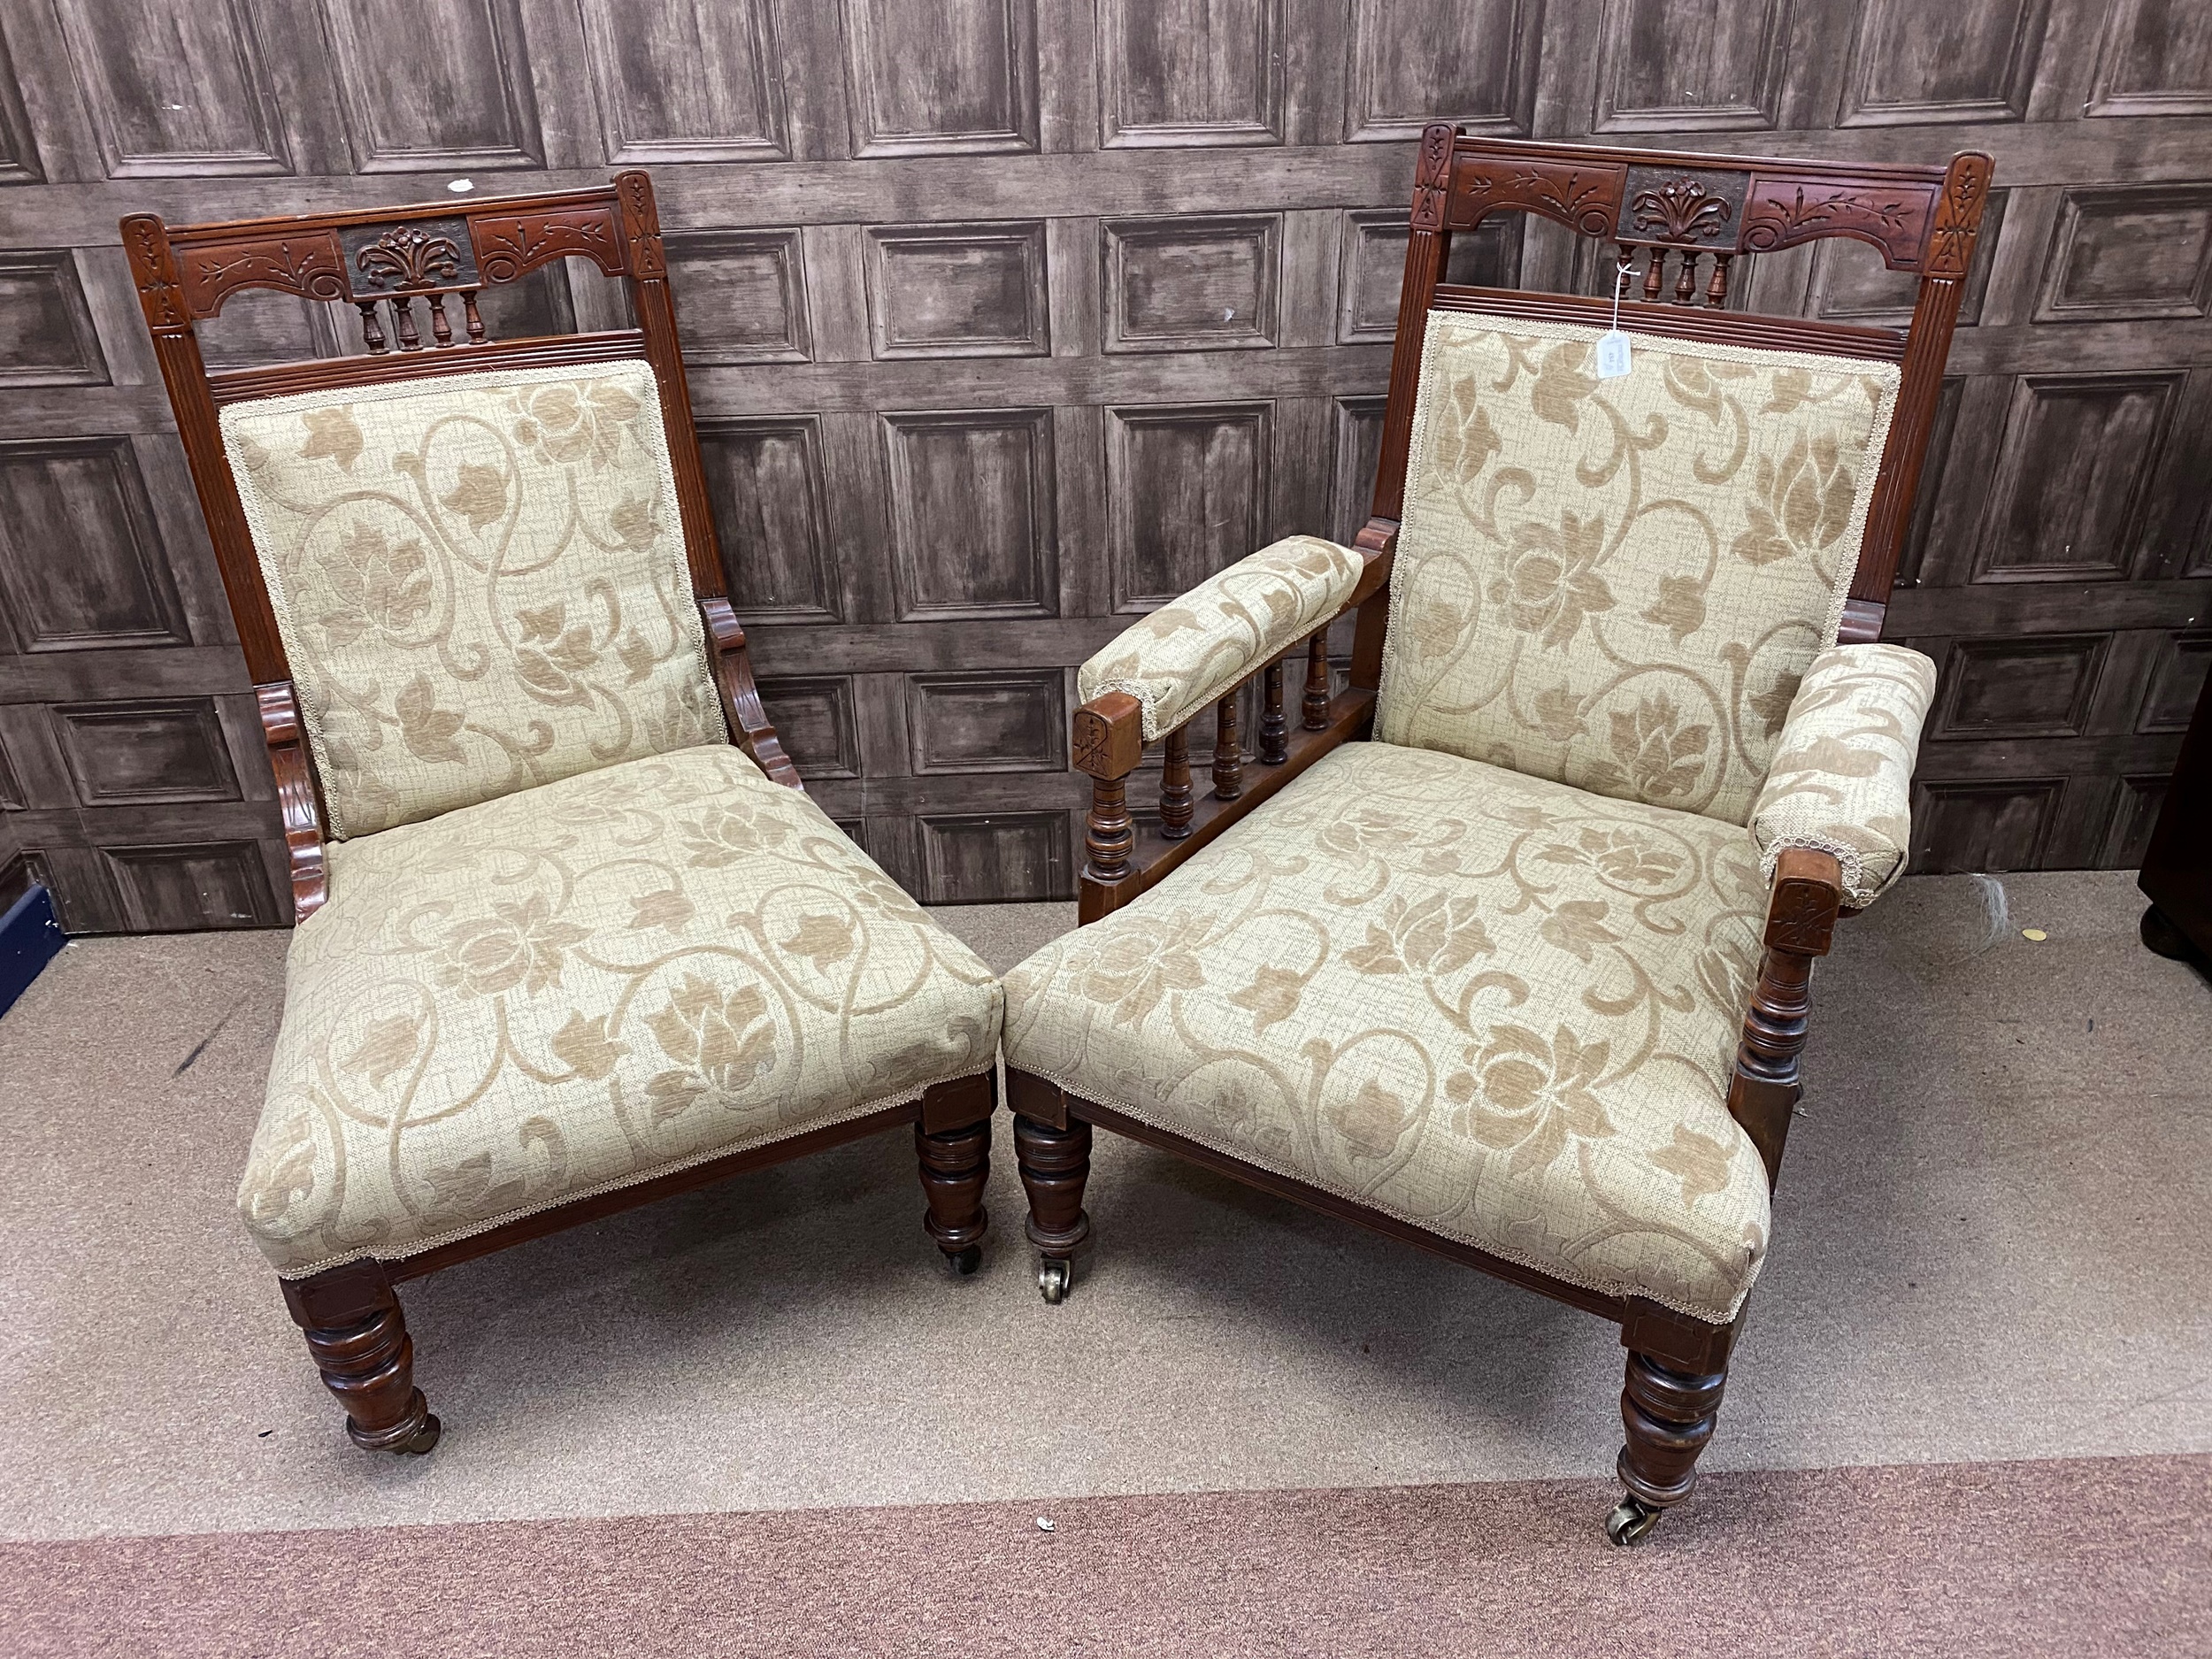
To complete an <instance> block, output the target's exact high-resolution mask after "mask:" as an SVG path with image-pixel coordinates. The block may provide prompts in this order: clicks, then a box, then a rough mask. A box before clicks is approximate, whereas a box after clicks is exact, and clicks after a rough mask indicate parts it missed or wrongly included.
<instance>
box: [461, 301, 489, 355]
mask: <svg viewBox="0 0 2212 1659" xmlns="http://www.w3.org/2000/svg"><path fill="white" fill-rule="evenodd" d="M461 314H462V316H464V317H465V318H466V319H468V334H469V344H471V345H472V346H480V345H482V344H483V343H484V319H482V318H481V317H479V316H478V315H477V314H476V290H475V289H474V288H463V289H462V290H461Z"/></svg>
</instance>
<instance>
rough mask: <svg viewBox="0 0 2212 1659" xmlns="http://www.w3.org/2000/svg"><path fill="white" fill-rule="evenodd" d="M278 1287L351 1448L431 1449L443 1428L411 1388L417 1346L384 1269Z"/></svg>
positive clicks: (339, 1270) (347, 1271)
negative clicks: (339, 1412)
mask: <svg viewBox="0 0 2212 1659" xmlns="http://www.w3.org/2000/svg"><path fill="white" fill-rule="evenodd" d="M281 1283H282V1285H283V1287H284V1305H285V1306H286V1307H287V1308H288V1309H289V1310H290V1311H291V1315H292V1319H293V1322H294V1323H295V1324H296V1325H298V1326H299V1327H300V1329H301V1330H302V1331H303V1332H304V1333H306V1335H307V1351H308V1353H309V1354H311V1356H313V1357H314V1361H315V1369H316V1370H317V1371H320V1372H321V1373H322V1379H323V1386H325V1387H326V1388H328V1389H329V1390H330V1392H331V1393H332V1394H334V1395H335V1396H336V1397H337V1400H338V1403H339V1404H340V1405H342V1406H343V1407H345V1409H346V1433H347V1434H348V1435H349V1437H350V1438H351V1439H352V1440H353V1443H354V1444H355V1445H356V1446H358V1447H359V1448H361V1449H362V1450H363V1451H368V1452H426V1451H428V1450H429V1449H430V1448H432V1447H434V1446H435V1445H436V1444H437V1443H438V1435H439V1432H440V1427H441V1425H440V1424H439V1422H438V1419H437V1418H436V1417H433V1416H432V1415H431V1413H430V1407H429V1404H428V1402H426V1401H425V1400H424V1399H423V1394H422V1390H421V1389H419V1388H418V1387H416V1386H415V1345H414V1342H413V1340H411V1338H410V1337H409V1336H408V1334H407V1321H406V1318H405V1317H404V1316H403V1315H402V1313H401V1312H400V1307H399V1298H398V1297H397V1296H396V1295H395V1294H393V1292H392V1282H391V1279H390V1278H389V1277H388V1275H387V1274H386V1272H385V1271H384V1264H383V1263H380V1262H373V1261H371V1262H349V1263H346V1265H345V1266H343V1267H334V1268H332V1269H331V1270H330V1271H328V1272H325V1273H318V1274H316V1275H315V1276H314V1277H313V1278H311V1279H285V1280H282V1281H281Z"/></svg>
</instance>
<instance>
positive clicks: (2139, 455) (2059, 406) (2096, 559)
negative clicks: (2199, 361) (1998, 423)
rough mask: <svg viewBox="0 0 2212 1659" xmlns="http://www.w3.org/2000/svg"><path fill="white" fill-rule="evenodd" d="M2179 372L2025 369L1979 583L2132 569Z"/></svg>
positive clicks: (2009, 423) (2111, 574)
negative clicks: (2072, 372) (2029, 372)
mask: <svg viewBox="0 0 2212 1659" xmlns="http://www.w3.org/2000/svg"><path fill="white" fill-rule="evenodd" d="M2182 380H2183V377H2182V376H2181V375H2180V374H2178V373H2174V374H2147V375H2146V374H2138V375H2064V376H2061V375H2023V376H2022V377H2021V379H2020V380H2019V382H2018V384H2017V385H2016V387H2015V388H2014V393H2013V399H2012V407H2011V410H2010V412H2009V413H2008V417H2007V419H2006V423H2005V432H2004V438H2003V441H2002V444H2001V449H2000V450H1999V457H2000V458H1999V462H1998V468H1997V477H1996V481H1995V482H1994V484H1993V486H1992V488H1991V499H1992V502H1993V505H1992V507H1991V510H1990V511H1989V514H1988V516H1987V518H1985V522H1984V530H1983V540H1982V543H1981V549H1980V552H1979V555H1978V557H1977V559H1976V561H1975V579H1976V580H1979V581H1985V582H1993V581H2072V580H2081V579H2083V578H2085V577H2108V578H2110V579H2112V580H2121V579H2123V578H2124V577H2126V576H2127V575H2129V574H2130V573H2131V570H2132V568H2133V564H2134V560H2135V557H2136V554H2137V552H2138V548H2137V545H2136V543H2137V539H2138V537H2139V533H2140V529H2141V518H2142V511H2143V508H2144V505H2145V500H2144V496H2145V492H2146V490H2147V487H2148V485H2149V483H2150V480H2151V479H2152V477H2153V475H2154V469H2155V465H2156V463H2157V459H2158V452H2159V446H2160V444H2161V443H2162V442H2163V440H2164V438H2165V434H2166V426H2167V420H2168V417H2169V415H2170V413H2171V411H2172V406H2173V403H2174V401H2175V398H2176V396H2177V393H2178V392H2179V390H2180V388H2181V384H2182Z"/></svg>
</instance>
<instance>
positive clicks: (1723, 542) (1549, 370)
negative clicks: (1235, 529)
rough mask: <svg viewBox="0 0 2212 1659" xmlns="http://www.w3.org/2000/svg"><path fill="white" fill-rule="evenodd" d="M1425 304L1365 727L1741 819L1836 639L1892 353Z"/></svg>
mask: <svg viewBox="0 0 2212 1659" xmlns="http://www.w3.org/2000/svg"><path fill="white" fill-rule="evenodd" d="M1599 335H1600V331H1599V330H1597V329H1594V328H1586V327H1582V326H1577V325H1574V324H1571V323H1542V322H1534V321H1523V320H1514V321H1511V322H1507V321H1505V320H1503V319H1498V318H1493V317H1480V316H1468V315H1462V314H1458V313H1454V312H1447V311H1438V312H1434V313H1432V314H1431V316H1430V318H1429V319H1428V327H1427V333H1426V334H1425V339H1424V343H1423V348H1422V356H1421V380H1420V391H1419V396H1418V400H1417V403H1416V406H1415V412H1414V418H1413V437H1412V448H1411V450H1410V452H1409V459H1408V462H1407V472H1406V492H1405V509H1404V522H1403V525H1402V528H1401V530H1400V532H1399V537H1398V553H1397V563H1396V565H1395V566H1394V572H1393V576H1392V580H1391V611H1390V627H1389V633H1388V636H1387V640H1386V645H1385V649H1384V657H1383V678H1382V689H1381V695H1380V700H1379V703H1378V705H1377V711H1376V717H1375V735H1376V736H1377V737H1379V738H1381V739H1383V740H1384V741H1386V742H1392V743H1405V744H1410V745H1416V746H1418V747H1421V748H1425V749H1444V750H1448V751H1449V752H1450V753H1452V754H1455V755H1464V756H1467V757H1470V758H1471V759H1475V760H1486V761H1489V762H1491V763H1492V764H1494V765H1499V766H1505V767H1509V768H1510V769H1512V770H1513V771H1515V772H1525V773H1526V774H1528V775H1529V776H1531V777H1538V778H1551V779H1555V780H1559V781H1561V782H1563V783H1571V784H1574V785H1577V786H1578V787H1582V788H1585V789H1589V790H1593V791H1594V792H1596V793H1598V794H1600V795H1615V796H1618V797H1620V798H1623V799H1625V800H1633V801H1644V802H1648V803H1651V804H1653V805H1655V806H1666V807H1675V808H1678V809H1680V810H1684V811H1690V812H1702V813H1705V814H1708V815H1709V816H1711V817H1714V818H1724V819H1726V820H1727V821H1728V822H1730V823H1732V824H1742V823H1745V822H1747V820H1748V819H1749V818H1750V816H1751V804H1752V801H1753V798H1754V797H1755V795H1757V794H1758V790H1759V785H1760V782H1761V780H1763V779H1764V778H1765V776H1766V774H1767V769H1768V767H1769V765H1770V763H1771V762H1772V759H1773V755H1774V745H1775V741H1776V739H1777V737H1778V735H1779V734H1780V733H1781V730H1782V720H1783V717H1784V716H1785V715H1786V714H1787V713H1788V712H1789V706H1790V698H1791V696H1792V695H1793V694H1794V693H1795V692H1796V690H1797V682H1798V679H1799V677H1800V676H1801V675H1802V674H1803V673H1804V672H1805V670H1806V667H1807V666H1808V665H1809V664H1810V663H1811V662H1812V660H1813V658H1814V657H1816V656H1817V655H1818V654H1819V653H1820V652H1821V651H1822V650H1823V649H1825V648H1826V647H1828V646H1830V645H1832V644H1834V643H1835V640H1836V631H1837V625H1838V623H1839V620H1840V619H1841V617H1842V611H1843V604H1844V600H1845V597H1846V595H1847V593H1848V591H1849V589H1850V586H1851V576H1852V572H1853V571H1854V569H1855V567H1856V565H1857V564H1858V557H1859V543H1860V541H1861V540H1862V539H1863V535H1864V533H1865V528H1866V516H1867V511H1868V507H1869V505H1870V503H1871V501H1872V499H1873V495H1874V483H1875V478H1876V474H1877V472H1878V462H1879V459H1880V457H1881V453H1882V446H1883V444H1884V443H1885V442H1886V439H1887V435H1888V432H1889V423H1890V416H1891V412H1892V411H1893V408H1894V407H1895V404H1896V398H1897V385H1898V371H1897V365H1895V364H1893V363H1874V362H1866V361H1863V360H1859V359H1855V358H1848V357H1818V356H1813V355H1810V354H1808V353H1804V352H1794V351H1770V350H1766V349H1760V348H1756V347H1748V346H1724V345H1712V344H1706V343H1703V342H1695V341H1685V340H1668V339H1663V338H1659V337H1655V336H1651V335H1642V334H1640V335H1637V336H1635V341H1634V347H1633V353H1632V361H1631V367H1630V370H1629V373H1627V374H1626V375H1624V376H1622V377H1619V378H1617V379H1612V380H1599V379H1598V378H1597V372H1596V362H1595V345H1596V342H1597V340H1598V338H1599Z"/></svg>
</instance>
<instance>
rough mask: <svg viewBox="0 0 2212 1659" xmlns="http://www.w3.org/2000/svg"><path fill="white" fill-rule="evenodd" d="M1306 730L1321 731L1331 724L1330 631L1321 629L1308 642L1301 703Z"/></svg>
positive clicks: (1300, 709)
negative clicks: (1304, 682)
mask: <svg viewBox="0 0 2212 1659" xmlns="http://www.w3.org/2000/svg"><path fill="white" fill-rule="evenodd" d="M1298 706H1299V713H1300V715H1301V716H1302V720H1303V723H1304V725H1305V728H1306V730H1308V731H1309V732H1321V731H1325V730H1327V729H1328V725H1329V631H1328V629H1326V628H1323V629H1321V630H1320V631H1319V632H1318V633H1317V634H1315V635H1314V636H1313V638H1312V639H1311V640H1310V641H1307V643H1306V695H1305V696H1304V697H1303V698H1302V700H1301V701H1300V703H1299V705H1298Z"/></svg>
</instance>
